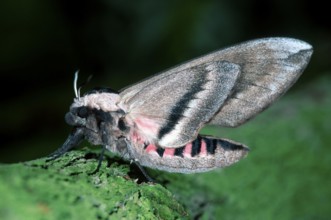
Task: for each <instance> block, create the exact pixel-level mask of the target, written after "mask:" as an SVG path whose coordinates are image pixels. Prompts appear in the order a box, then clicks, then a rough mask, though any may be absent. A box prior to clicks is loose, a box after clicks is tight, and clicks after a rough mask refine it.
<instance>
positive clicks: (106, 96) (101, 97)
mask: <svg viewBox="0 0 331 220" xmlns="http://www.w3.org/2000/svg"><path fill="white" fill-rule="evenodd" d="M119 100H120V96H119V95H118V94H116V93H108V92H107V93H93V94H87V95H85V96H83V97H80V98H75V99H74V103H73V104H72V106H71V107H72V108H77V107H81V106H86V107H88V108H90V109H97V110H102V111H104V112H114V111H118V110H120V108H119V107H118V106H117V103H118V102H119Z"/></svg>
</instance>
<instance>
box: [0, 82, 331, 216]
mask: <svg viewBox="0 0 331 220" xmlns="http://www.w3.org/2000/svg"><path fill="white" fill-rule="evenodd" d="M330 85H331V77H325V78H322V79H320V80H317V81H314V82H311V84H310V85H307V86H305V87H303V88H301V89H300V90H297V91H292V92H291V93H290V94H288V95H286V96H285V97H283V98H281V100H279V101H278V102H277V103H275V105H274V106H273V107H271V109H269V110H268V111H266V112H264V113H262V114H261V115H260V116H258V117H257V118H255V119H254V120H252V121H250V122H249V123H247V124H246V125H244V126H242V127H240V128H237V129H222V130H219V129H206V130H205V132H208V133H213V134H215V135H218V136H222V137H226V138H230V139H233V140H236V141H240V142H242V143H245V144H247V145H248V146H250V148H251V152H250V154H249V155H248V157H247V158H245V159H244V160H242V161H241V162H239V163H237V164H236V165H234V166H232V167H229V168H226V169H223V170H220V169H219V170H216V171H214V172H209V173H204V174H194V175H183V174H167V173H165V172H158V171H150V174H151V176H152V177H154V178H157V179H158V181H159V182H160V183H162V184H163V185H164V186H166V187H167V189H168V190H169V191H170V192H171V193H172V194H170V193H169V191H167V190H165V189H164V188H163V187H161V186H160V185H154V184H146V183H145V184H136V183H135V182H134V181H132V180H130V179H129V177H128V175H127V173H128V170H129V168H128V166H127V165H123V164H119V163H116V162H114V163H110V168H106V163H104V164H103V167H102V170H101V172H100V173H99V174H97V175H88V173H89V172H92V171H93V170H94V169H95V167H96V165H97V162H96V160H95V159H86V158H84V157H83V154H82V153H80V152H75V153H70V154H69V156H66V157H63V158H61V159H60V160H57V161H54V162H52V163H50V164H49V166H48V167H47V168H46V167H45V166H44V165H45V163H44V161H43V160H37V161H32V162H29V163H26V164H14V165H2V166H0V195H1V199H0V219H10V220H11V219H98V218H100V219H106V218H107V217H109V216H110V215H111V216H112V217H114V218H113V219H119V218H125V219H134V218H136V217H138V216H141V219H155V218H156V219H157V218H159V219H173V218H177V219H183V218H187V217H186V212H185V211H184V209H183V208H182V206H181V205H179V204H178V203H177V202H176V201H175V200H174V199H173V197H172V195H175V198H176V199H177V200H178V201H179V202H180V203H181V204H183V205H184V206H185V209H186V210H188V212H189V214H190V218H196V219H229V220H233V219H239V220H241V219H245V220H246V219H247V220H250V219H252V220H255V219H263V220H267V219H275V220H278V219H282V220H290V219H291V220H292V219H300V220H324V219H325V220H326V219H330V216H331V209H330V207H331V138H330V131H331V87H330ZM74 158H76V159H74ZM111 161H114V160H111ZM36 216H38V217H36ZM143 217H144V218H143Z"/></svg>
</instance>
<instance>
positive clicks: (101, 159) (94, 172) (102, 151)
mask: <svg viewBox="0 0 331 220" xmlns="http://www.w3.org/2000/svg"><path fill="white" fill-rule="evenodd" d="M106 148H107V145H103V146H102V150H101V153H100V156H99V159H98V165H97V168H96V169H95V170H94V171H93V172H92V173H90V175H93V174H96V173H97V172H99V170H100V167H101V165H102V161H103V158H104V155H105V151H106Z"/></svg>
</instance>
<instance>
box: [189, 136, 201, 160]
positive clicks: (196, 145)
mask: <svg viewBox="0 0 331 220" xmlns="http://www.w3.org/2000/svg"><path fill="white" fill-rule="evenodd" d="M200 150H201V137H200V136H198V137H197V138H196V139H195V140H194V141H193V142H192V152H191V156H192V157H194V156H196V155H198V154H199V153H200Z"/></svg>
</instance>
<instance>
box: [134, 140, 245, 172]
mask: <svg viewBox="0 0 331 220" xmlns="http://www.w3.org/2000/svg"><path fill="white" fill-rule="evenodd" d="M248 151H249V149H248V148H247V147H246V146H245V145H243V144H240V143H236V142H234V141H231V140H226V139H218V138H214V137H208V136H200V135H199V136H198V137H197V138H196V139H195V140H193V141H192V142H190V143H188V144H186V145H184V146H182V147H179V148H161V147H158V146H157V145H155V144H145V145H144V148H143V151H142V152H136V155H137V159H138V161H139V162H140V163H141V164H142V165H145V166H148V167H152V168H157V169H161V170H166V171H168V172H178V173H198V172H205V171H208V170H212V169H215V168H218V167H226V166H230V165H231V164H233V163H235V162H238V161H239V160H240V159H241V158H243V157H244V156H245V155H246V154H247V153H248Z"/></svg>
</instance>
